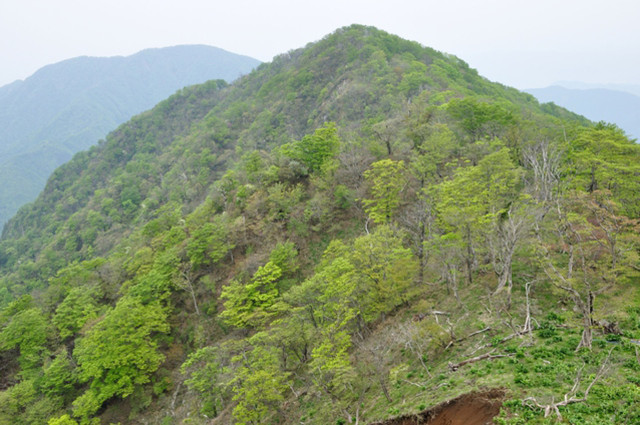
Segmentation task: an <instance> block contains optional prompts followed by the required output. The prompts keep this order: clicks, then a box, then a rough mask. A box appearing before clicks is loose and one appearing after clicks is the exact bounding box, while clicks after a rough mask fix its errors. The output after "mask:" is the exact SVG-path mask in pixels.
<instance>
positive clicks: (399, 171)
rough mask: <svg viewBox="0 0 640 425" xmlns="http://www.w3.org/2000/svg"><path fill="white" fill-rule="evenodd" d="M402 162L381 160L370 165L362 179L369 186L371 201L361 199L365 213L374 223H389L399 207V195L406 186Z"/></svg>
mask: <svg viewBox="0 0 640 425" xmlns="http://www.w3.org/2000/svg"><path fill="white" fill-rule="evenodd" d="M404 171H405V169H404V162H403V161H394V160H392V159H383V160H381V161H377V162H374V163H373V164H371V168H370V169H369V170H367V171H365V172H364V177H365V179H366V180H367V182H368V183H369V184H370V185H371V195H372V199H363V200H362V203H363V204H364V208H365V211H366V212H367V214H369V217H370V218H371V219H372V220H373V221H374V222H376V223H382V224H386V223H390V222H391V218H392V217H393V215H394V213H395V212H396V211H397V209H398V208H399V207H400V201H401V199H400V193H401V192H402V190H403V189H404V186H405V184H406V178H405V176H404Z"/></svg>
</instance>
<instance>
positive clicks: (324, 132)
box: [280, 122, 340, 173]
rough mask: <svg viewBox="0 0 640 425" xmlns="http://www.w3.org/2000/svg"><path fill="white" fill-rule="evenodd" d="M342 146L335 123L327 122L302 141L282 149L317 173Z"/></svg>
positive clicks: (286, 154)
mask: <svg viewBox="0 0 640 425" xmlns="http://www.w3.org/2000/svg"><path fill="white" fill-rule="evenodd" d="M339 147H340V139H339V138H338V132H337V129H336V125H335V124H334V123H331V122H330V123H326V124H325V125H324V126H323V127H320V128H318V129H316V131H315V132H314V133H313V134H308V135H306V136H304V137H303V138H302V140H300V141H296V142H293V143H288V144H286V145H283V146H282V147H281V148H280V149H281V151H282V152H283V154H284V155H285V156H287V157H289V158H291V159H294V160H298V161H300V162H302V163H303V164H304V165H305V166H306V167H307V169H308V170H309V173H317V172H321V171H322V170H323V167H324V166H325V164H327V162H328V161H329V160H331V159H332V158H334V157H335V155H336V154H337V153H338V148H339Z"/></svg>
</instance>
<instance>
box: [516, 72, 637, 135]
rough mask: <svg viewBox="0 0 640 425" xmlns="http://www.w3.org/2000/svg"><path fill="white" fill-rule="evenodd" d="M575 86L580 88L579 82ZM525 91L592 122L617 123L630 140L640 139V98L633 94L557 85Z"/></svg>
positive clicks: (616, 90) (541, 100)
mask: <svg viewBox="0 0 640 425" xmlns="http://www.w3.org/2000/svg"><path fill="white" fill-rule="evenodd" d="M573 86H575V87H578V86H577V85H576V83H574V84H573ZM585 87H586V86H585ZM525 92H527V93H529V94H532V95H534V96H535V97H536V98H537V99H538V100H539V101H540V102H554V103H555V104H557V105H559V106H562V107H564V108H567V109H569V110H571V111H574V112H576V113H578V114H581V115H584V116H585V117H587V118H589V119H590V120H593V121H607V122H612V123H615V124H616V125H618V126H619V127H620V128H622V129H623V130H624V131H625V132H627V134H628V135H629V136H630V137H632V138H635V139H639V138H640V96H638V95H636V94H634V93H632V92H630V91H622V90H619V89H615V90H614V89H609V88H567V87H563V86H559V85H556V86H550V87H545V88H539V89H527V90H525Z"/></svg>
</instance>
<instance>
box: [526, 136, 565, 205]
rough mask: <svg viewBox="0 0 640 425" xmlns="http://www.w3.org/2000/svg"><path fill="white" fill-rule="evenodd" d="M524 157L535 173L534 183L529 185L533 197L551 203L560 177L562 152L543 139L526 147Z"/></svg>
mask: <svg viewBox="0 0 640 425" xmlns="http://www.w3.org/2000/svg"><path fill="white" fill-rule="evenodd" d="M522 157H523V160H524V163H525V165H526V166H527V167H528V168H529V169H530V170H531V171H532V172H533V181H532V182H530V183H529V185H528V186H529V187H530V188H531V192H532V195H533V196H534V198H535V199H536V200H538V201H540V202H548V201H551V200H552V199H553V198H554V196H555V193H554V192H555V189H556V186H557V183H558V180H559V177H560V160H561V152H560V151H559V150H558V148H557V147H556V146H554V145H552V144H551V142H549V140H548V139H543V140H540V141H538V142H535V143H532V144H529V145H528V146H526V147H525V148H524V149H523V150H522Z"/></svg>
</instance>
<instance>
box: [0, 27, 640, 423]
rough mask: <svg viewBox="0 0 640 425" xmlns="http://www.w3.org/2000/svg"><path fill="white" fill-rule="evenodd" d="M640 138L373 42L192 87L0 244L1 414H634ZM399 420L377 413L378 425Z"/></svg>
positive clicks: (574, 419)
mask: <svg viewBox="0 0 640 425" xmlns="http://www.w3.org/2000/svg"><path fill="white" fill-rule="evenodd" d="M638 193H640V147H639V146H638V145H637V144H636V143H635V141H633V140H630V139H629V138H628V137H627V136H626V135H625V134H624V132H623V131H622V130H620V129H619V128H617V127H616V126H615V125H612V124H608V123H604V122H601V123H592V122H590V121H588V120H586V119H585V118H583V117H581V116H578V115H576V114H573V113H571V112H569V111H567V110H565V109H563V108H560V107H557V106H556V105H553V104H539V103H538V102H537V101H536V100H535V98H533V97H532V96H531V95H528V94H525V93H521V92H518V91H517V90H515V89H512V88H508V87H505V86H503V85H501V84H498V83H493V82H490V81H488V80H487V79H485V78H483V77H481V76H480V75H478V73H477V72H476V71H475V70H474V69H472V68H470V67H469V66H468V65H467V64H466V63H465V62H463V61H462V60H460V59H458V58H456V57H454V56H451V55H448V54H444V53H441V52H438V51H435V50H433V49H430V48H427V47H424V46H421V45H420V44H418V43H415V42H411V41H407V40H403V39H401V38H399V37H396V36H394V35H391V34H388V33H385V32H383V31H380V30H377V29H375V28H372V27H364V26H359V25H354V26H350V27H346V28H342V29H339V30H337V31H336V32H334V33H332V34H330V35H328V36H326V37H325V38H323V39H322V40H320V41H318V42H316V43H312V44H309V45H307V46H306V47H304V48H302V49H299V50H294V51H290V52H288V53H285V54H282V55H280V56H278V57H276V58H275V59H274V60H273V61H272V62H270V63H264V64H262V65H260V66H259V67H258V68H257V69H256V70H254V71H253V72H252V73H250V74H249V75H247V76H244V77H242V78H240V79H239V80H237V81H236V82H234V83H233V84H227V83H225V82H224V81H210V82H208V83H205V84H202V85H198V86H192V87H188V88H185V89H183V90H181V91H179V92H178V93H176V94H175V95H173V96H171V97H170V98H168V99H167V100H165V101H163V102H161V103H159V104H158V105H157V106H156V107H154V108H153V109H152V110H150V111H147V112H145V113H143V114H140V115H138V116H136V117H135V118H133V119H132V120H131V121H129V122H128V123H126V124H123V125H122V126H120V127H119V128H117V129H116V130H114V131H113V132H112V133H110V134H109V135H108V136H107V137H106V139H105V140H104V141H101V142H100V143H99V145H98V146H94V147H93V148H91V149H89V150H88V151H85V152H81V153H78V154H76V155H75V156H74V157H73V159H72V160H71V161H70V162H68V163H66V164H65V165H63V166H61V167H60V168H58V169H57V170H56V171H55V172H54V173H53V175H52V176H51V177H50V178H49V181H48V183H47V187H46V189H45V191H44V192H43V193H42V194H41V195H40V196H39V198H38V199H37V200H36V201H35V202H34V203H32V204H29V205H27V206H25V207H23V208H22V209H21V210H20V211H19V212H18V214H17V215H16V216H14V217H13V218H12V219H11V220H10V221H9V222H8V223H7V225H6V226H5V228H4V231H3V234H2V238H1V239H0V424H48V425H77V424H83V425H84V424H92V425H96V424H105V425H106V424H117V423H121V424H125V423H130V424H151V423H153V424H162V425H170V424H209V423H216V424H223V423H224V424H226V423H234V424H294V423H295V424H300V423H304V424H341V425H346V424H365V423H373V422H375V421H384V420H387V419H390V418H394V417H398V416H401V415H415V414H419V413H420V412H422V411H425V410H426V409H427V408H430V407H432V406H435V405H437V404H439V403H441V402H444V401H447V400H451V399H453V398H455V397H458V396H460V395H464V394H467V393H469V392H472V391H486V390H492V389H500V390H501V391H502V392H503V393H504V399H503V400H501V402H502V408H501V409H500V413H499V414H498V415H497V416H496V417H495V419H494V423H496V424H501V425H516V424H552V423H560V422H562V423H572V424H607V423H610V424H635V423H640V352H639V347H638V345H640V291H639V288H638V285H637V283H638V282H639V279H640V239H639V236H638V235H639V232H640V197H638ZM379 423H383V422H379Z"/></svg>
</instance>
